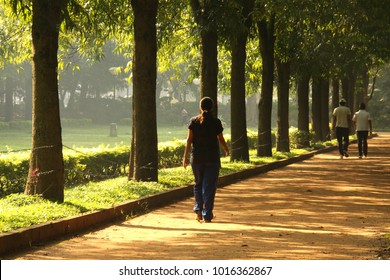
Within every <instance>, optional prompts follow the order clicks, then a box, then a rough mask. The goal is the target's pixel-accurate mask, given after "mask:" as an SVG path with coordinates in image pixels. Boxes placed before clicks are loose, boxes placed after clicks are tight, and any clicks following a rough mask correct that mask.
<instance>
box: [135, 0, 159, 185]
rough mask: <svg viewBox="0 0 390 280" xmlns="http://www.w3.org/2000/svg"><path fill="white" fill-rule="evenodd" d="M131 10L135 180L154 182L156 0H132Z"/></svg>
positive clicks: (155, 146)
mask: <svg viewBox="0 0 390 280" xmlns="http://www.w3.org/2000/svg"><path fill="white" fill-rule="evenodd" d="M131 5H132V7H133V11H134V41H135V48H134V63H133V94H134V116H135V119H134V125H135V141H134V151H135V155H134V156H135V172H134V178H135V179H136V180H138V181H155V182H157V181H158V149H157V144H158V142H157V120H156V116H157V112H156V76H157V66H156V62H157V38H156V37H157V35H156V21H157V7H158V0H147V1H145V0H132V1H131Z"/></svg>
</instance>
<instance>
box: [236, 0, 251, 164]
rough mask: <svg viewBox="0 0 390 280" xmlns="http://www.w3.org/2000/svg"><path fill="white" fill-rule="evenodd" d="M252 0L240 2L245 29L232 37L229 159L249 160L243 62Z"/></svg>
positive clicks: (244, 60) (245, 56) (244, 61)
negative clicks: (235, 36)
mask: <svg viewBox="0 0 390 280" xmlns="http://www.w3.org/2000/svg"><path fill="white" fill-rule="evenodd" d="M253 5H254V1H253V0H247V1H243V2H242V8H243V9H242V16H243V18H244V19H245V20H244V22H243V24H244V26H245V27H246V30H245V31H243V32H241V33H240V34H238V35H237V38H236V39H234V38H233V39H232V43H231V46H232V66H231V134H232V135H231V143H232V144H231V157H230V160H231V161H235V160H239V161H246V162H249V146H248V135H247V123H246V90H245V64H246V58H247V54H246V44H247V40H248V30H249V29H250V27H251V25H252V17H251V12H252V11H253Z"/></svg>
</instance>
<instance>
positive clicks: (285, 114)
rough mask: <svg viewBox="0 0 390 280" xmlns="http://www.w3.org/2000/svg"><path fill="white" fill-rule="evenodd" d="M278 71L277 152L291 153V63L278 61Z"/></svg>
mask: <svg viewBox="0 0 390 280" xmlns="http://www.w3.org/2000/svg"><path fill="white" fill-rule="evenodd" d="M276 66H277V71H278V82H279V83H278V128H277V129H278V133H277V134H276V150H277V151H279V152H290V136H289V127H290V124H289V92H290V63H289V62H281V61H280V60H278V59H277V61H276Z"/></svg>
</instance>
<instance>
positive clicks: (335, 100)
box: [332, 79, 340, 112]
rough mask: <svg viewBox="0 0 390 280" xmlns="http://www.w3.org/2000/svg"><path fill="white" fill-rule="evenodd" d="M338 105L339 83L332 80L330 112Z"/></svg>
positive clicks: (336, 80)
mask: <svg viewBox="0 0 390 280" xmlns="http://www.w3.org/2000/svg"><path fill="white" fill-rule="evenodd" d="M339 103H340V81H339V80H338V79H334V80H332V112H333V110H334V109H336V108H337V107H338V106H339Z"/></svg>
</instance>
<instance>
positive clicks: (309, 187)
mask: <svg viewBox="0 0 390 280" xmlns="http://www.w3.org/2000/svg"><path fill="white" fill-rule="evenodd" d="M350 152H351V157H350V158H348V159H343V160H340V159H338V156H337V152H336V151H335V152H332V153H329V154H321V155H317V156H315V157H313V158H311V159H309V160H306V161H303V162H300V163H296V164H292V165H290V166H287V167H285V168H281V169H278V170H275V171H271V172H268V173H266V174H262V175H259V176H257V177H254V178H251V179H248V180H243V181H241V182H238V183H235V184H232V185H229V186H226V187H224V188H222V189H219V190H218V192H217V198H216V207H215V214H216V216H217V217H216V219H215V221H213V223H207V224H204V223H198V222H197V221H196V220H195V215H194V214H193V213H192V212H191V209H192V204H193V200H192V199H187V200H184V201H181V202H179V203H175V204H172V205H169V206H167V207H164V208H161V209H158V210H156V211H153V212H151V213H148V214H145V215H142V216H139V217H135V218H133V219H130V220H128V221H125V222H122V223H117V224H114V225H111V226H108V227H106V228H103V229H100V230H97V231H94V232H90V233H88V234H85V235H81V236H77V237H75V238H72V239H69V240H64V241H61V242H56V243H51V244H49V245H46V246H41V247H36V248H33V249H32V250H29V251H27V252H24V253H23V254H19V255H16V256H13V257H12V259H95V260H97V259H171V260H173V259H181V260H182V259H197V260H202V259H204V260H208V259H282V260H283V259H287V260H297V259H310V260H315V259H321V260H338V259H354V260H357V259H377V258H378V250H380V249H381V248H383V247H384V246H388V245H389V244H388V242H387V241H386V240H385V239H384V238H383V234H385V233H389V232H390V173H389V171H390V134H386V133H381V134H380V135H379V137H376V138H374V139H371V140H369V157H368V158H366V159H362V160H359V159H358V158H357V147H356V145H352V146H351V147H350ZM386 258H387V257H386Z"/></svg>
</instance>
